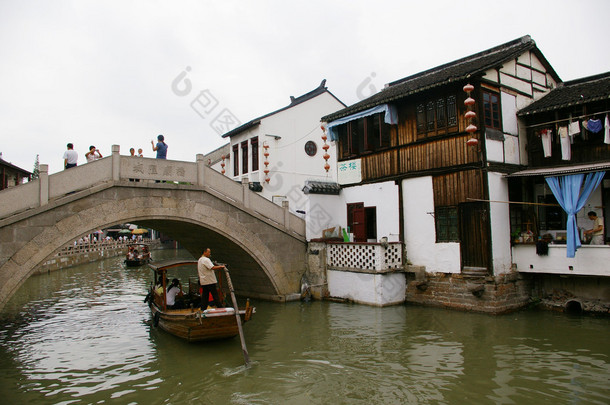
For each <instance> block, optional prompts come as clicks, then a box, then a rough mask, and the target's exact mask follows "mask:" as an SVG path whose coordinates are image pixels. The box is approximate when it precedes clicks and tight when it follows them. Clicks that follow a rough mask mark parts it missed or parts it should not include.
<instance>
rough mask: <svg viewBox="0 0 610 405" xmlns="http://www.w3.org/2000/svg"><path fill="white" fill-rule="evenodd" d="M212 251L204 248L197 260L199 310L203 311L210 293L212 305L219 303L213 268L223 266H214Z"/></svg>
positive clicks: (221, 267) (216, 268)
mask: <svg viewBox="0 0 610 405" xmlns="http://www.w3.org/2000/svg"><path fill="white" fill-rule="evenodd" d="M211 254H212V251H211V250H210V248H206V249H205V250H204V251H203V254H202V255H201V257H200V258H199V260H198V261H197V273H199V284H201V310H202V311H205V310H206V309H207V308H208V304H209V301H210V293H211V294H212V298H213V299H214V305H215V306H217V307H218V306H219V305H220V299H219V298H218V291H217V290H216V274H214V270H220V269H224V268H225V266H214V263H212V260H210V255H211Z"/></svg>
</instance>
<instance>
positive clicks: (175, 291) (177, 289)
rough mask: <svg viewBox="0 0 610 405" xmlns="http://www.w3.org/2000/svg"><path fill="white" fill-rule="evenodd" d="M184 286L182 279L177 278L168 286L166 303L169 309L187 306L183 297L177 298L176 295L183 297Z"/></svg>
mask: <svg viewBox="0 0 610 405" xmlns="http://www.w3.org/2000/svg"><path fill="white" fill-rule="evenodd" d="M182 296H183V294H182V287H181V286H180V281H179V280H178V279H177V278H175V279H173V280H172V283H171V284H170V285H169V287H167V291H166V292H165V300H166V301H165V303H166V304H167V308H169V309H182V308H185V305H184V302H183V301H182V300H181V299H178V300H176V297H182Z"/></svg>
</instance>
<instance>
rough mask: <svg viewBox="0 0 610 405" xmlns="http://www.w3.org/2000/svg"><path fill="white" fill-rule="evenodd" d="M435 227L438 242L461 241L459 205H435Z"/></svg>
mask: <svg viewBox="0 0 610 405" xmlns="http://www.w3.org/2000/svg"><path fill="white" fill-rule="evenodd" d="M434 227H435V230H436V242H437V243H443V242H459V241H460V227H459V212H458V207H457V206H454V205H451V206H442V207H440V206H439V207H434ZM452 228H453V229H452Z"/></svg>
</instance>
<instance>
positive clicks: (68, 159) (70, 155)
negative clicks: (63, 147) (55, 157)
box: [64, 143, 78, 169]
mask: <svg viewBox="0 0 610 405" xmlns="http://www.w3.org/2000/svg"><path fill="white" fill-rule="evenodd" d="M67 147H68V150H67V151H65V152H64V169H69V168H71V167H75V166H76V163H77V162H78V153H77V152H76V151H75V150H74V145H72V143H69V144H68V145H67Z"/></svg>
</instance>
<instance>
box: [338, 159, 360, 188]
mask: <svg viewBox="0 0 610 405" xmlns="http://www.w3.org/2000/svg"><path fill="white" fill-rule="evenodd" d="M361 181H362V172H361V171H360V159H354V160H346V161H344V162H338V163H337V183H339V184H353V183H360V182H361Z"/></svg>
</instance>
